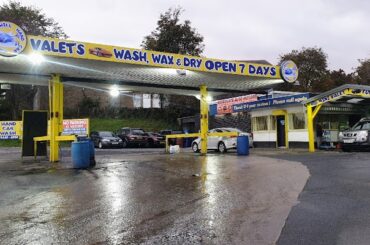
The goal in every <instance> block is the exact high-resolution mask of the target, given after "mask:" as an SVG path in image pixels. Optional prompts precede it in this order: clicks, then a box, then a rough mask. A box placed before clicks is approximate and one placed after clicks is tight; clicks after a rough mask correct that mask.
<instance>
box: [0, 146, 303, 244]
mask: <svg viewBox="0 0 370 245" xmlns="http://www.w3.org/2000/svg"><path fill="white" fill-rule="evenodd" d="M266 152H267V151H261V152H258V151H257V150H256V151H254V152H253V151H252V153H251V155H250V156H237V155H236V153H235V152H234V153H233V152H231V153H228V154H212V153H211V154H209V155H207V156H201V155H199V154H193V153H190V152H184V153H180V154H173V155H169V154H164V153H163V149H145V150H141V149H124V150H121V149H117V150H98V151H97V156H96V159H97V162H98V163H97V165H96V167H95V168H93V169H89V170H75V169H72V168H71V163H70V152H69V151H68V150H63V151H62V161H61V163H58V164H49V163H48V162H47V160H46V159H43V158H38V160H37V161H34V160H33V159H32V158H25V159H23V160H22V159H20V157H19V155H20V150H19V149H18V148H2V149H0V221H1V222H0V244H274V243H276V241H279V243H281V244H287V243H285V241H284V240H281V239H283V238H284V239H293V238H291V237H290V236H289V234H290V233H289V232H290V229H293V228H294V227H290V222H292V221H293V219H291V218H290V217H291V215H292V212H294V210H295V208H293V211H292V212H291V210H292V207H293V206H295V205H297V206H295V207H299V205H300V203H299V201H298V200H297V199H298V196H299V194H300V193H301V192H302V190H303V188H304V186H305V184H306V182H307V179H308V178H309V171H308V168H307V167H306V166H304V165H302V164H301V163H300V162H299V161H295V160H293V159H284V158H285V157H286V156H285V155H282V154H279V153H274V152H272V153H271V154H270V155H268V154H266ZM266 155H267V156H266ZM297 155H299V154H297ZM289 213H290V215H289ZM288 215H289V217H288ZM292 217H293V216H292ZM287 218H288V222H287V224H285V221H286V220H287ZM292 224H293V223H292ZM284 225H285V227H284ZM293 225H294V224H293ZM282 230H283V235H284V236H283V237H282V236H280V233H281V231H282ZM285 234H286V235H285ZM279 237H280V239H279ZM286 241H288V240H286ZM292 241H293V240H292ZM292 244H294V243H292ZM295 244H298V243H295Z"/></svg>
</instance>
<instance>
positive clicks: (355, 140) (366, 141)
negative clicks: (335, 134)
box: [339, 118, 370, 151]
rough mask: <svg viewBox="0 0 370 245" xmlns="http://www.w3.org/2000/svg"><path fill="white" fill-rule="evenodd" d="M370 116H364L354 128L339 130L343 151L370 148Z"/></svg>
mask: <svg viewBox="0 0 370 245" xmlns="http://www.w3.org/2000/svg"><path fill="white" fill-rule="evenodd" d="M369 136H370V118H362V119H361V120H360V121H359V122H357V123H356V124H355V125H354V126H353V127H352V128H349V129H347V130H345V131H343V132H339V142H341V143H342V149H343V151H352V150H370V137H369Z"/></svg>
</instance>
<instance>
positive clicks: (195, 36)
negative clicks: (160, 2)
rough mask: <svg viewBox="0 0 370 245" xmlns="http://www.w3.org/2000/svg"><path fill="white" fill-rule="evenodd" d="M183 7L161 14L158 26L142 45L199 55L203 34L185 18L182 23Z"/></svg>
mask: <svg viewBox="0 0 370 245" xmlns="http://www.w3.org/2000/svg"><path fill="white" fill-rule="evenodd" d="M182 12H183V10H182V8H175V9H171V8H170V9H169V10H167V11H166V12H165V13H164V14H161V15H160V17H159V20H158V22H157V25H158V26H157V28H156V29H155V31H153V32H152V33H151V34H150V35H148V36H146V37H144V40H143V42H142V44H141V46H142V47H143V48H145V49H148V50H154V51H160V52H170V53H176V54H187V55H194V56H199V55H200V54H201V53H202V52H203V50H204V45H203V36H201V35H200V34H199V33H198V32H197V31H196V30H195V29H194V28H192V27H191V26H190V24H191V22H190V21H189V20H185V21H184V23H180V15H181V13H182Z"/></svg>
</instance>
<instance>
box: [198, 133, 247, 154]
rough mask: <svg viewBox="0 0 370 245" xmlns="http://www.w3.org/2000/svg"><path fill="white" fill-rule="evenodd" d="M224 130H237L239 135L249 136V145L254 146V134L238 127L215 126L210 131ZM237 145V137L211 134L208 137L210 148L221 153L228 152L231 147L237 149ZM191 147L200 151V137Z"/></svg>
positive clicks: (208, 146)
mask: <svg viewBox="0 0 370 245" xmlns="http://www.w3.org/2000/svg"><path fill="white" fill-rule="evenodd" d="M222 132H237V133H238V135H247V136H248V138H249V147H253V137H252V134H250V133H246V132H243V131H241V130H240V129H237V128H215V129H212V130H210V131H209V133H222ZM236 147H237V137H236V136H228V137H218V136H210V137H208V144H207V149H208V150H216V151H219V152H221V153H224V152H227V150H229V149H236ZM191 148H192V150H193V151H194V152H199V151H200V138H199V137H198V138H196V139H195V140H194V141H193V142H192V144H191Z"/></svg>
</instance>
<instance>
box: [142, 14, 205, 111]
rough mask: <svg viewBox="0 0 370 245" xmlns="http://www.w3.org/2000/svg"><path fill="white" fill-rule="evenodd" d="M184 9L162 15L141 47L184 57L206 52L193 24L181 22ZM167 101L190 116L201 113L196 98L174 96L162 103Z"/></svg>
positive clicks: (168, 97)
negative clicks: (190, 110)
mask: <svg viewBox="0 0 370 245" xmlns="http://www.w3.org/2000/svg"><path fill="white" fill-rule="evenodd" d="M182 12H183V9H182V8H175V9H171V8H170V9H168V10H167V11H166V12H165V13H164V14H161V15H160V17H159V20H158V22H157V28H156V29H155V31H153V32H152V33H151V34H150V35H148V36H146V37H144V40H143V42H142V44H141V46H142V47H143V48H145V49H148V50H153V51H160V52H169V53H176V54H184V55H193V56H199V55H201V54H202V52H203V50H204V44H203V36H201V35H200V34H199V33H198V32H197V31H196V30H195V29H194V28H192V27H191V22H190V21H189V20H185V21H184V23H181V22H180V15H181V13H182ZM164 100H167V101H168V104H169V106H170V107H171V106H173V107H181V108H184V111H185V110H186V111H188V112H189V108H191V109H192V112H189V113H190V114H192V113H195V112H199V101H198V100H197V99H196V98H195V97H189V96H182V95H172V96H167V98H165V99H163V96H161V101H164Z"/></svg>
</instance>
